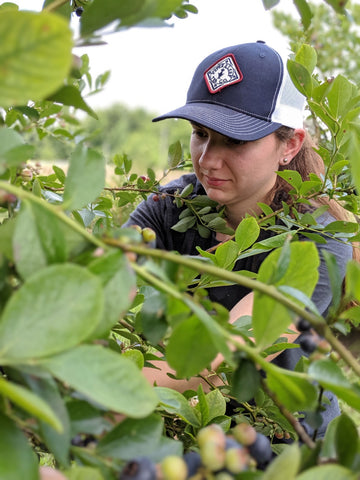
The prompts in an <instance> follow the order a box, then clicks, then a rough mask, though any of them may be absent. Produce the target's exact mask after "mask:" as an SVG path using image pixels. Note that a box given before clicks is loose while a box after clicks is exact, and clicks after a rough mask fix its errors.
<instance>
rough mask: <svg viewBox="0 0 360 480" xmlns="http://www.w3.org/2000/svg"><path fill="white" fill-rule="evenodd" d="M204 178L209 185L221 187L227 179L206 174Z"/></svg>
mask: <svg viewBox="0 0 360 480" xmlns="http://www.w3.org/2000/svg"><path fill="white" fill-rule="evenodd" d="M205 179H206V183H207V184H208V185H209V186H210V187H221V186H222V185H224V184H225V183H226V182H227V180H224V179H223V178H217V177H208V176H207V175H205Z"/></svg>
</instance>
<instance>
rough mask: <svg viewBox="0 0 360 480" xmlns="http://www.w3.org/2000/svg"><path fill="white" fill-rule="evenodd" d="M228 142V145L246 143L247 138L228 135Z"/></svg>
mask: <svg viewBox="0 0 360 480" xmlns="http://www.w3.org/2000/svg"><path fill="white" fill-rule="evenodd" d="M226 143H227V144H228V145H245V143H246V140H236V138H230V137H228V138H227V139H226Z"/></svg>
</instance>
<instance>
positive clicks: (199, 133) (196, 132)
mask: <svg viewBox="0 0 360 480" xmlns="http://www.w3.org/2000/svg"><path fill="white" fill-rule="evenodd" d="M192 133H193V135H195V136H196V137H199V138H205V137H207V133H206V132H204V131H203V130H193V132H192Z"/></svg>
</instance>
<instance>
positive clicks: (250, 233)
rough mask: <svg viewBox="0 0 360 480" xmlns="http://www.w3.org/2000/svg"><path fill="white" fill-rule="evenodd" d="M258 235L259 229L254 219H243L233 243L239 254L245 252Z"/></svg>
mask: <svg viewBox="0 0 360 480" xmlns="http://www.w3.org/2000/svg"><path fill="white" fill-rule="evenodd" d="M259 233H260V227H259V224H258V222H257V221H256V219H255V218H254V217H247V218H244V219H243V220H242V221H241V222H240V223H239V225H238V227H237V229H236V231H235V241H236V243H237V245H238V247H239V252H242V251H244V250H246V249H247V248H249V247H251V245H252V244H253V243H254V242H255V241H256V239H257V238H258V236H259Z"/></svg>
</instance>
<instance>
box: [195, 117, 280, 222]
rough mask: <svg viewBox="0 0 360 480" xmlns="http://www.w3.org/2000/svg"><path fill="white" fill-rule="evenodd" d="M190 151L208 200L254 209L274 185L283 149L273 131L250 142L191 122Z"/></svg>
mask: <svg viewBox="0 0 360 480" xmlns="http://www.w3.org/2000/svg"><path fill="white" fill-rule="evenodd" d="M192 127H193V131H192V134H191V142H190V150H191V156H192V162H193V166H194V171H195V174H196V176H197V178H198V179H199V181H200V182H201V183H202V185H203V186H204V188H205V191H206V193H207V195H208V197H210V198H211V199H212V200H215V201H217V202H218V203H220V204H221V205H226V207H227V209H233V210H234V211H236V210H237V211H239V212H242V214H245V213H253V212H258V211H259V209H258V208H257V207H256V204H257V202H266V200H267V195H268V193H269V192H270V190H271V189H272V187H273V186H274V184H275V180H276V173H275V171H276V170H278V169H279V163H280V161H281V160H282V159H283V157H284V152H283V150H285V148H284V147H283V146H282V144H280V143H279V141H278V140H277V138H276V136H275V134H274V133H272V134H270V135H268V136H266V137H264V138H261V139H260V140H255V141H251V142H245V141H241V140H234V139H231V138H229V137H225V136H224V135H221V134H220V133H217V132H214V131H213V130H210V129H208V128H206V127H203V126H200V125H196V124H192Z"/></svg>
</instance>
